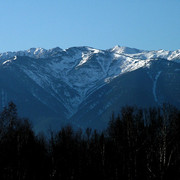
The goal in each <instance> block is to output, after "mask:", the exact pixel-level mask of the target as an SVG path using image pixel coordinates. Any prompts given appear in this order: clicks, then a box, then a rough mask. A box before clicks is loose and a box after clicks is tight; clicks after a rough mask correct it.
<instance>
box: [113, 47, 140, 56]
mask: <svg viewBox="0 0 180 180" xmlns="http://www.w3.org/2000/svg"><path fill="white" fill-rule="evenodd" d="M110 51H111V52H115V53H117V54H137V53H141V52H143V51H142V50H139V49H136V48H129V47H124V46H119V45H116V46H114V47H113V48H112V49H110Z"/></svg>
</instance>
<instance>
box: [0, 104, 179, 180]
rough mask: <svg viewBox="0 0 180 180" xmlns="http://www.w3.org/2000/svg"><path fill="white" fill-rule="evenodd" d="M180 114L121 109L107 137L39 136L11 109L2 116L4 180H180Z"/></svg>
mask: <svg viewBox="0 0 180 180" xmlns="http://www.w3.org/2000/svg"><path fill="white" fill-rule="evenodd" d="M179 178H180V111H179V110H178V109H176V108H175V107H173V106H171V105H167V104H165V105H163V106H161V107H159V108H157V107H156V108H149V109H140V108H137V107H130V106H126V107H123V108H122V109H121V111H120V113H119V115H118V116H115V115H114V114H112V117H111V119H110V121H109V125H108V127H107V129H106V130H104V131H103V132H98V131H97V130H92V129H90V128H87V129H86V130H81V129H79V130H74V129H73V127H71V126H66V127H63V128H61V129H60V130H59V131H58V132H53V131H50V132H49V135H48V137H47V136H44V135H42V134H39V135H37V134H35V133H34V131H33V127H32V126H31V124H30V123H29V120H28V119H23V118H19V116H18V114H17V109H16V105H15V104H14V103H12V102H11V103H9V105H8V106H7V107H5V108H4V110H3V111H2V112H1V114H0V179H1V180H16V179H18V180H38V179H43V180H92V179H102V180H120V179H123V180H126V179H127V180H141V179H143V180H151V179H153V180H169V179H171V180H179Z"/></svg>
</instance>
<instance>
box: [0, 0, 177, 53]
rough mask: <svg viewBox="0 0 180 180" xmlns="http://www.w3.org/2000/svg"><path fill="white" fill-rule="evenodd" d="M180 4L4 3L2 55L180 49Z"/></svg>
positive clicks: (105, 0)
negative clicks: (118, 48)
mask: <svg viewBox="0 0 180 180" xmlns="http://www.w3.org/2000/svg"><path fill="white" fill-rule="evenodd" d="M179 8H180V0H29V1H28V0H16V1H14V0H3V1H0V23H1V25H0V52H5V51H17V50H25V49H29V48H31V47H43V48H46V49H49V48H53V47H57V46H59V47H61V48H63V49H65V48H68V47H73V46H91V47H94V48H99V49H108V48H111V47H113V46H115V45H120V46H128V47H134V48H139V49H146V50H158V49H166V50H176V49H180V10H179Z"/></svg>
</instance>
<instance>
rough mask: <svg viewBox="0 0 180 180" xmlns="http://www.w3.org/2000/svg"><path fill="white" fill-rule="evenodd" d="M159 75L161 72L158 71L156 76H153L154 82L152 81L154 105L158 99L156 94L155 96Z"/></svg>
mask: <svg viewBox="0 0 180 180" xmlns="http://www.w3.org/2000/svg"><path fill="white" fill-rule="evenodd" d="M160 74H161V71H159V72H158V73H157V74H156V76H155V80H154V83H153V95H154V100H155V102H156V103H158V98H157V94H156V86H157V81H158V78H159V76H160Z"/></svg>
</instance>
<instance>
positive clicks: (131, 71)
mask: <svg viewBox="0 0 180 180" xmlns="http://www.w3.org/2000/svg"><path fill="white" fill-rule="evenodd" d="M9 101H13V102H15V104H16V105H17V107H18V110H19V114H20V115H21V116H23V117H24V116H25V117H28V118H29V119H30V120H31V121H32V122H33V124H34V127H35V130H37V131H41V130H47V129H49V128H52V129H58V128H59V127H60V126H62V125H64V124H67V123H70V124H73V125H75V126H76V127H82V128H85V127H92V128H97V129H102V128H105V127H106V125H107V123H108V121H109V119H110V117H111V114H112V112H115V113H118V112H119V110H120V108H121V107H122V106H124V105H137V106H139V107H149V106H156V105H161V104H162V103H164V102H167V103H171V104H173V105H175V106H177V107H180V50H176V51H165V50H158V51H145V50H139V49H134V48H129V47H121V46H115V47H113V48H111V49H107V50H99V49H94V48H91V47H72V48H68V49H65V50H63V49H61V48H59V47H57V48H53V49H50V50H46V49H43V48H31V49H29V50H26V51H18V52H6V53H2V54H0V110H2V109H3V107H4V106H6V105H7V103H8V102H9Z"/></svg>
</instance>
